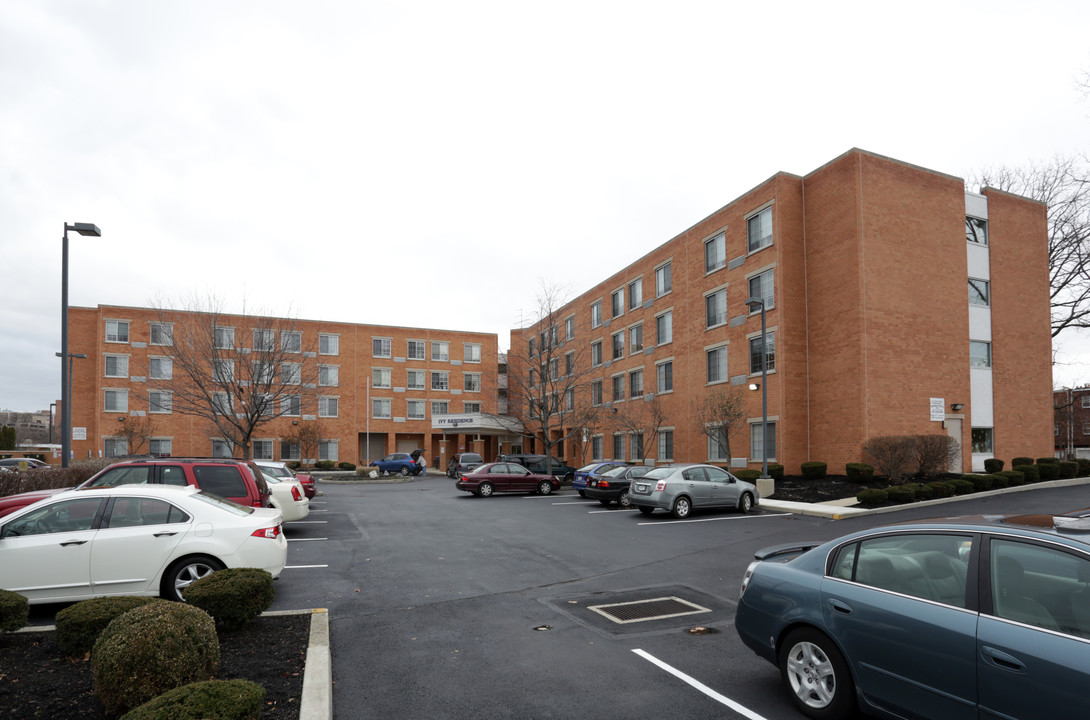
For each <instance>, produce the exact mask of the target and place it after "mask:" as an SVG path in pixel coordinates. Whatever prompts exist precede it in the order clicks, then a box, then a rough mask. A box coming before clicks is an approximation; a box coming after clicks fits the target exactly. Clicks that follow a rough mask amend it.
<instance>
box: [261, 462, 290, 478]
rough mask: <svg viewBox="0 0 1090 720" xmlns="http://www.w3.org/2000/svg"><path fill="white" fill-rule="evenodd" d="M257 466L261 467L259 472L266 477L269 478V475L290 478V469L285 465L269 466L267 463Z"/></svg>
mask: <svg viewBox="0 0 1090 720" xmlns="http://www.w3.org/2000/svg"><path fill="white" fill-rule="evenodd" d="M258 467H259V468H261V472H263V473H265V477H266V478H269V477H282V478H290V477H291V476H292V475H291V470H288V469H287V468H286V467H273V466H269V465H258Z"/></svg>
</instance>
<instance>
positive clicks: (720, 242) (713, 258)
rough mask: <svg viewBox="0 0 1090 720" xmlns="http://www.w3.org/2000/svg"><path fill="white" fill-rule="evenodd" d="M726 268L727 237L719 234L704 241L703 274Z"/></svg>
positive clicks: (724, 234)
mask: <svg viewBox="0 0 1090 720" xmlns="http://www.w3.org/2000/svg"><path fill="white" fill-rule="evenodd" d="M726 266H727V235H726V233H719V234H718V235H716V236H715V237H713V238H710V239H708V240H705V241H704V272H705V273H710V272H713V271H715V270H718V269H719V268H724V267H726Z"/></svg>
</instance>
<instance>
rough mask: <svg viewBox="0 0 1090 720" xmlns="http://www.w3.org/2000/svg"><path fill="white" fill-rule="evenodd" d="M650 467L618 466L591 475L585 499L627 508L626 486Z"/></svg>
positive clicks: (644, 473) (645, 472) (650, 467)
mask: <svg viewBox="0 0 1090 720" xmlns="http://www.w3.org/2000/svg"><path fill="white" fill-rule="evenodd" d="M651 469H652V466H649V465H620V466H618V467H615V468H610V469H609V470H607V471H605V472H604V473H602V474H601V475H593V476H591V477H590V478H588V480H587V489H586V490H585V491H584V492H585V493H586V497H588V498H591V499H593V500H597V501H598V502H600V503H602V504H603V505H610V504H611V503H617V504H618V505H620V506H621V507H624V508H626V507H629V502H628V486H629V485H630V484H631V483H632V479H633V478H638V477H643V476H644V475H646V474H647V472H648V471H649V470H651Z"/></svg>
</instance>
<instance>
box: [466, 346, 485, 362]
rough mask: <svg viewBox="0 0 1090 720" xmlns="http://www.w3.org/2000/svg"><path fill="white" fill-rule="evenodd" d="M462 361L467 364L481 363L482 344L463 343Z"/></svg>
mask: <svg viewBox="0 0 1090 720" xmlns="http://www.w3.org/2000/svg"><path fill="white" fill-rule="evenodd" d="M462 359H463V360H464V361H465V362H467V363H480V362H481V344H480V343H462Z"/></svg>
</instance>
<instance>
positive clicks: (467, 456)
mask: <svg viewBox="0 0 1090 720" xmlns="http://www.w3.org/2000/svg"><path fill="white" fill-rule="evenodd" d="M483 460H484V458H482V457H481V456H480V455H478V454H477V453H462V457H461V459H460V460H459V462H464V463H471V462H482V461H483Z"/></svg>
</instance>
